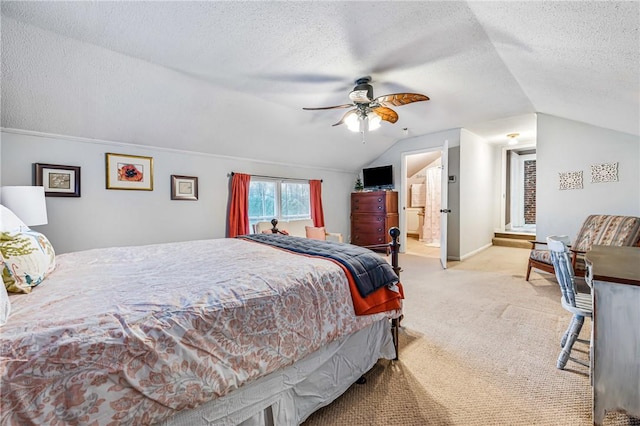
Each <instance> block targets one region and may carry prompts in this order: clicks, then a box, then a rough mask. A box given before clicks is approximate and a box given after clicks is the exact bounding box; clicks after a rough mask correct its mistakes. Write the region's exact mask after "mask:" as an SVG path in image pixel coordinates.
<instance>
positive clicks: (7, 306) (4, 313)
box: [0, 253, 11, 326]
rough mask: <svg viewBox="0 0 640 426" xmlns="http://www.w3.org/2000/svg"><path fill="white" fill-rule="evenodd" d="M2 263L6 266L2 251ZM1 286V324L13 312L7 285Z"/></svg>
mask: <svg viewBox="0 0 640 426" xmlns="http://www.w3.org/2000/svg"><path fill="white" fill-rule="evenodd" d="M0 265H2V267H3V268H4V259H3V257H2V254H1V253H0ZM1 287H2V288H0V326H2V325H5V324H6V323H7V318H9V314H10V313H11V302H10V301H9V295H8V294H7V289H6V288H5V286H1Z"/></svg>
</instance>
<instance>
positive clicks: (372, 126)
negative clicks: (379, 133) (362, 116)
mask: <svg viewBox="0 0 640 426" xmlns="http://www.w3.org/2000/svg"><path fill="white" fill-rule="evenodd" d="M367 119H368V121H369V130H376V129H379V128H380V123H381V122H382V117H380V116H379V115H378V114H376V113H371V114H369V115H368V116H367Z"/></svg>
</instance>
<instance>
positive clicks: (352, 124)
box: [344, 114, 361, 132]
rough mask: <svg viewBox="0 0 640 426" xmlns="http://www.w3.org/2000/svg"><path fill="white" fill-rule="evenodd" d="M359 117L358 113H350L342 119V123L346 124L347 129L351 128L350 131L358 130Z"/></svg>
mask: <svg viewBox="0 0 640 426" xmlns="http://www.w3.org/2000/svg"><path fill="white" fill-rule="evenodd" d="M360 121H361V120H360V118H359V117H358V114H350V115H349V116H348V117H347V118H345V120H344V124H346V125H347V128H348V129H349V130H351V131H352V132H359V131H360Z"/></svg>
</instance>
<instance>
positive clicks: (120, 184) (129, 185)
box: [106, 152, 153, 191]
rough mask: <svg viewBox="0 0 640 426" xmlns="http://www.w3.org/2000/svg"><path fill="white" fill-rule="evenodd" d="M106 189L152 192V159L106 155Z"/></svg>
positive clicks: (136, 156)
mask: <svg viewBox="0 0 640 426" xmlns="http://www.w3.org/2000/svg"><path fill="white" fill-rule="evenodd" d="M106 161H107V189H137V190H142V191H153V158H152V157H142V156H139V155H126V154H114V153H111V152H107V153H106Z"/></svg>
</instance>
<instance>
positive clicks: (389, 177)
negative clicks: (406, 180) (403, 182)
mask: <svg viewBox="0 0 640 426" xmlns="http://www.w3.org/2000/svg"><path fill="white" fill-rule="evenodd" d="M362 184H363V185H364V187H365V188H367V189H389V188H393V169H392V167H391V166H390V165H389V166H382V167H370V168H368V169H362Z"/></svg>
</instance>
